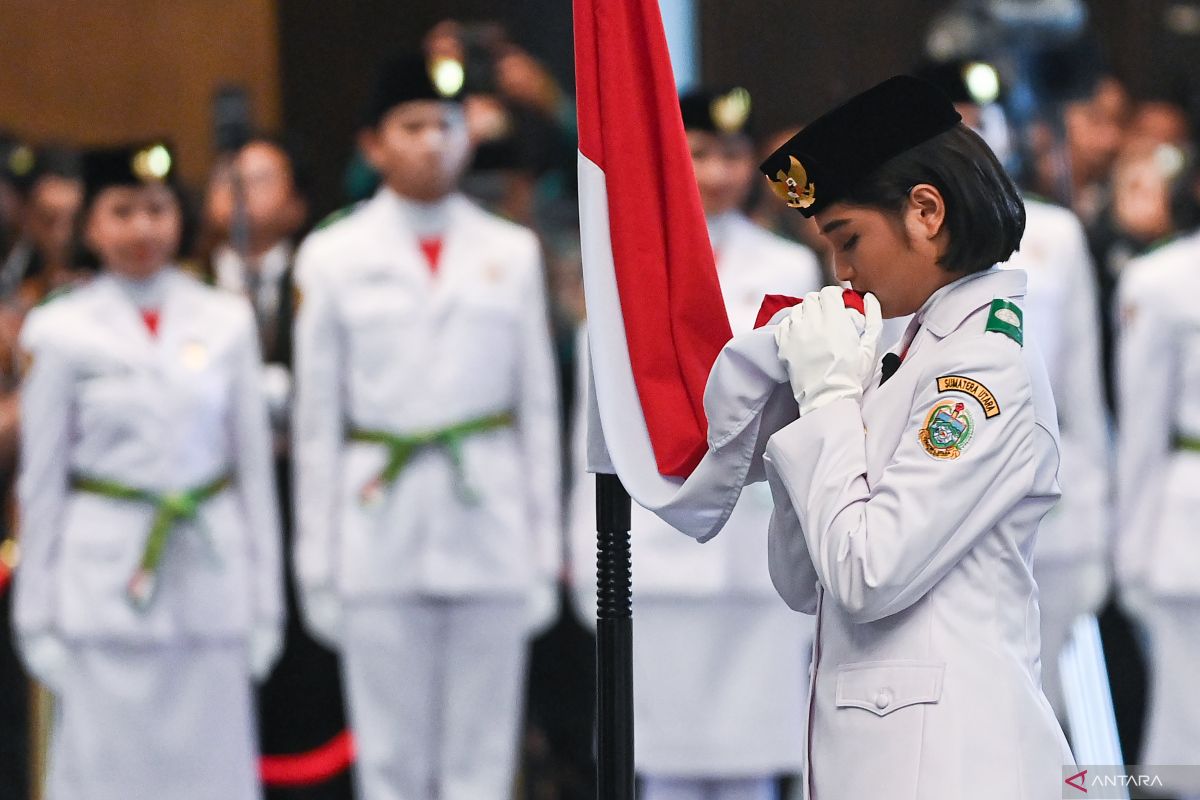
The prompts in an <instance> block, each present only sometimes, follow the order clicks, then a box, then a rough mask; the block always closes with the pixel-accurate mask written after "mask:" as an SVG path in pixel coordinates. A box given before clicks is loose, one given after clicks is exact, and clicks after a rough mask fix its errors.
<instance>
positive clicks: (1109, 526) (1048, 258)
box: [1004, 199, 1115, 563]
mask: <svg viewBox="0 0 1200 800" xmlns="http://www.w3.org/2000/svg"><path fill="white" fill-rule="evenodd" d="M1025 212H1026V215H1027V221H1026V224H1025V236H1024V238H1023V239H1022V240H1021V249H1020V250H1019V251H1017V252H1016V253H1014V254H1013V257H1012V258H1010V259H1009V260H1008V261H1007V262H1006V263H1005V264H1004V266H1005V267H1009V268H1016V269H1022V270H1024V271H1025V273H1026V274H1027V275H1028V276H1029V291H1028V293H1027V294H1026V296H1025V302H1024V303H1023V304H1022V305H1023V308H1024V310H1025V331H1026V333H1027V335H1028V336H1029V338H1030V340H1031V341H1034V342H1036V343H1037V347H1038V350H1040V351H1041V353H1042V357H1043V358H1044V359H1045V361H1046V372H1047V373H1048V374H1049V375H1050V386H1051V388H1052V389H1053V391H1054V400H1055V405H1056V407H1057V409H1058V424H1059V435H1060V436H1061V446H1062V470H1061V478H1062V490H1063V497H1062V502H1060V503H1059V504H1058V505H1056V506H1055V507H1054V508H1053V509H1052V510H1051V511H1050V513H1048V514H1047V515H1046V519H1045V520H1043V522H1042V526H1041V528H1040V530H1039V532H1038V538H1037V549H1036V551H1035V553H1034V557H1035V558H1036V559H1037V561H1038V562H1039V563H1040V562H1050V561H1053V562H1058V563H1063V562H1074V563H1078V562H1081V561H1083V560H1085V559H1086V560H1088V561H1102V560H1105V561H1106V560H1107V557H1108V548H1109V544H1110V535H1111V531H1112V530H1113V520H1112V514H1113V512H1114V510H1115V509H1114V508H1113V504H1112V500H1111V497H1110V490H1111V487H1112V480H1111V477H1110V475H1111V473H1110V470H1111V468H1112V458H1111V451H1112V443H1111V436H1110V430H1109V421H1108V412H1107V410H1106V409H1105V407H1104V382H1103V378H1102V376H1101V361H1100V310H1099V299H1098V295H1097V290H1096V276H1095V272H1094V270H1093V268H1092V264H1091V255H1090V254H1089V252H1088V246H1087V239H1086V237H1085V234H1084V231H1083V225H1082V224H1081V223H1080V222H1079V219H1078V218H1077V217H1076V216H1075V215H1074V214H1073V213H1072V212H1071V211H1069V210H1067V209H1065V208H1061V207H1059V206H1054V205H1050V204H1048V203H1042V202H1039V201H1037V200H1030V199H1026V200H1025Z"/></svg>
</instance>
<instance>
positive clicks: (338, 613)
mask: <svg viewBox="0 0 1200 800" xmlns="http://www.w3.org/2000/svg"><path fill="white" fill-rule="evenodd" d="M300 613H301V615H302V616H303V618H304V627H305V629H306V630H307V631H308V635H309V636H311V637H312V638H313V639H315V640H316V641H318V642H320V643H321V644H323V645H325V646H326V647H328V648H329V649H330V650H337V649H338V643H339V641H340V640H341V631H342V599H341V598H340V597H338V594H337V592H336V591H334V589H333V588H332V587H329V586H319V587H312V588H308V589H303V590H302V591H301V592H300Z"/></svg>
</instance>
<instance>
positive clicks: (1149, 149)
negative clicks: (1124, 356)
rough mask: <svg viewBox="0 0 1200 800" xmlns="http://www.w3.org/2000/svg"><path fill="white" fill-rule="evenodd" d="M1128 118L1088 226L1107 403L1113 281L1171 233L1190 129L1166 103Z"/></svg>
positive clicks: (1111, 360)
mask: <svg viewBox="0 0 1200 800" xmlns="http://www.w3.org/2000/svg"><path fill="white" fill-rule="evenodd" d="M1134 120H1135V122H1134V124H1133V125H1131V127H1130V129H1129V132H1128V135H1127V136H1126V138H1125V141H1124V143H1123V144H1122V146H1121V149H1120V152H1119V154H1118V156H1117V158H1116V161H1115V162H1114V163H1113V167H1112V171H1111V175H1110V176H1109V186H1110V188H1109V190H1108V198H1107V200H1106V203H1105V205H1104V207H1103V208H1102V209H1101V210H1100V213H1099V215H1098V216H1097V217H1096V219H1095V220H1094V221H1093V223H1092V225H1091V226H1090V227H1089V228H1088V240H1089V246H1090V247H1091V250H1092V256H1093V258H1094V259H1095V262H1096V276H1097V285H1098V287H1099V291H1100V302H1101V307H1102V308H1104V309H1105V311H1106V313H1105V314H1104V315H1103V317H1102V318H1101V332H1102V335H1103V350H1102V353H1103V358H1104V365H1105V377H1106V381H1105V389H1106V397H1107V399H1108V401H1109V404H1110V407H1113V408H1115V389H1114V384H1115V378H1114V344H1113V342H1114V339H1115V326H1116V318H1117V314H1116V305H1117V303H1116V287H1117V281H1118V280H1119V278H1120V275H1121V272H1122V271H1123V270H1124V268H1125V266H1126V264H1128V263H1129V261H1130V260H1131V259H1133V258H1136V257H1137V256H1140V255H1142V254H1144V253H1147V252H1149V251H1150V250H1151V249H1153V248H1154V247H1156V246H1158V245H1160V244H1162V243H1164V242H1165V241H1167V240H1169V239H1170V238H1171V237H1172V236H1173V235H1174V233H1175V230H1176V228H1175V221H1174V220H1173V218H1172V212H1171V185H1172V181H1173V180H1174V178H1175V177H1176V176H1177V175H1178V174H1179V172H1180V170H1181V169H1182V165H1183V161H1184V155H1185V152H1186V150H1187V148H1188V142H1187V139H1188V135H1189V133H1190V132H1189V131H1188V129H1187V128H1186V127H1181V123H1182V122H1183V120H1182V119H1180V117H1179V112H1178V109H1177V108H1176V109H1174V110H1172V108H1171V106H1170V105H1169V104H1166V103H1160V102H1155V103H1149V104H1145V105H1143V106H1141V107H1139V111H1138V113H1136V114H1135V115H1134Z"/></svg>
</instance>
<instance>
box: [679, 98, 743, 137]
mask: <svg viewBox="0 0 1200 800" xmlns="http://www.w3.org/2000/svg"><path fill="white" fill-rule="evenodd" d="M751 110H752V109H751V103H750V92H748V91H746V90H745V89H743V88H741V87H740V86H738V87H734V88H731V89H724V90H717V89H710V88H705V87H699V88H696V89H692V90H691V91H688V92H685V93H684V94H683V95H682V96H680V98H679V112H680V114H681V115H682V116H683V127H684V128H685V129H687V130H689V131H705V132H707V133H716V134H722V135H738V134H741V135H744V136H749V135H750V130H751V128H750V123H751V121H752V120H751V113H750V112H751Z"/></svg>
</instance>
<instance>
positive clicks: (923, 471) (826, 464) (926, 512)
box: [767, 334, 1057, 622]
mask: <svg viewBox="0 0 1200 800" xmlns="http://www.w3.org/2000/svg"><path fill="white" fill-rule="evenodd" d="M993 335H994V334H993ZM1014 346H1015V345H1014ZM972 348H974V349H972ZM988 350H989V348H985V347H981V343H980V340H979V339H974V340H969V341H966V342H964V343H963V344H962V345H960V346H958V347H957V348H955V347H951V348H948V350H947V352H946V353H944V354H943V355H942V357H941V359H940V361H942V362H943V363H939V364H936V365H935V366H938V367H943V368H944V369H942V370H941V371H936V370H934V371H930V372H928V373H926V374H927V375H930V377H928V378H927V379H923V383H924V385H923V386H922V387H921V388H920V389H919V390H918V392H917V395H916V400H915V405H914V406H913V408H912V409H910V410H909V411H908V423H907V425H906V426H905V431H904V433H903V434H902V439H901V442H900V445H899V446H898V447H897V449H896V453H895V455H894V456H893V458H892V461H891V463H890V464H889V465H888V466H887V467H886V468H885V469H884V471H883V473H882V475H881V476H880V478H879V480H878V481H877V482H876V483H875V485H873V486H871V485H868V483H867V476H866V473H867V461H866V444H867V442H866V436H867V434H866V431H865V430H864V425H863V419H862V409H861V407H860V406H859V404H858V403H857V402H855V401H854V400H839V401H837V402H834V403H830V404H829V405H827V406H824V407H822V408H819V409H817V410H816V411H813V412H812V413H810V414H807V415H805V416H803V417H801V418H800V419H798V420H796V422H794V423H792V424H791V425H789V426H787V427H786V428H784V429H782V430H781V431H779V432H778V433H776V434H775V435H774V436H772V437H771V440H770V442H769V444H768V445H767V454H768V456H769V459H770V461H769V463H768V466H767V469H768V472H769V473H774V477H773V478H772V481H773V482H775V483H776V484H777V485H778V486H779V487H781V488H782V489H783V494H785V495H786V498H785V497H779V498H778V500H777V503H779V502H784V501H785V500H790V504H791V507H792V509H793V510H794V511H795V514H796V518H797V520H798V522H799V526H800V528H801V529H802V530H803V533H804V538H805V541H806V543H807V546H808V551H809V553H810V554H811V556H812V566H813V568H814V569H815V571H816V574H817V575H818V576H819V579H820V581H821V584H822V585H823V586H824V587H825V590H826V591H827V593H828V594H830V595H831V596H832V598H833V599H834V601H835V602H837V603H838V604H839V605H840V606H842V607H843V608H844V609H845V611H846V613H847V614H848V615H849V616H850V618H851V619H853V620H854V621H856V622H871V621H874V620H878V619H881V618H883V617H887V616H890V615H892V614H895V613H897V612H900V611H903V610H904V609H905V608H907V607H908V606H910V605H912V604H913V603H915V602H916V601H917V600H919V599H921V597H923V596H924V595H925V593H926V592H928V591H929V589H930V588H932V587H933V586H934V585H935V584H936V583H937V582H938V581H939V580H940V579H941V578H942V577H943V576H944V575H945V574H946V573H947V572H949V571H950V570H951V569H952V568H953V567H954V566H955V565H956V564H957V563H958V562H959V560H960V559H961V558H962V557H963V555H964V554H965V553H967V552H968V551H969V550H970V549H971V548H972V547H974V546H975V544H976V543H977V542H978V541H979V539H980V538H981V537H983V536H984V535H986V534H987V533H988V532H989V531H991V530H992V529H993V528H994V527H995V525H996V524H997V522H999V520H1000V519H1001V518H1003V517H1004V515H1006V514H1007V513H1009V512H1010V511H1011V510H1012V509H1013V508H1014V507H1015V506H1016V504H1017V503H1018V502H1020V501H1021V500H1022V499H1023V498H1025V497H1027V496H1029V495H1030V493H1031V491H1032V489H1033V487H1034V485H1035V477H1036V475H1037V467H1038V463H1037V461H1038V459H1037V455H1038V453H1039V452H1040V448H1042V447H1045V446H1047V443H1046V442H1045V441H1043V440H1039V437H1049V441H1050V446H1053V445H1052V443H1053V437H1052V436H1051V435H1050V434H1049V433H1047V432H1046V431H1045V430H1043V429H1042V428H1040V427H1038V426H1037V425H1036V424H1035V422H1034V416H1033V405H1032V396H1031V392H1030V388H1029V385H1028V379H1027V377H1025V376H1024V375H1023V369H1024V365H1023V364H1022V363H1021V362H1020V360H1019V359H996V358H993V360H992V362H991V363H989V361H988ZM935 372H936V374H934V373H935ZM946 374H957V375H965V376H967V377H969V378H972V379H974V380H976V381H978V382H979V383H981V384H983V385H984V386H986V387H988V388H989V389H990V390H991V391H992V392H993V393H994V394H995V396H996V398H997V400H998V401H999V404H1000V409H1001V410H1000V414H998V415H996V416H993V417H992V418H991V419H988V418H986V417H985V416H984V413H983V411H982V410H981V409H980V408H979V406H978V405H977V401H976V400H975V399H974V398H973V397H971V396H970V395H965V394H959V393H957V392H939V391H938V389H937V384H936V375H946ZM946 400H949V401H951V402H958V401H961V402H962V403H963V404H964V406H965V405H966V404H976V405H975V406H974V407H971V408H968V411H969V413H971V415H972V418H973V424H974V431H973V433H972V434H971V439H970V442H969V443H968V444H967V446H966V447H964V448H963V449H962V450H961V454H960V455H959V456H958V457H957V458H938V457H935V456H934V455H931V454H929V453H928V452H926V449H925V446H924V445H923V444H922V442H921V440H920V439H919V433H920V432H921V431H922V430H923V429H924V428H925V427H926V421H927V419H928V417H929V414H930V412H931V411H932V410H933V409H934V407H935V406H936V405H938V404H939V403H941V402H943V401H946ZM897 413H904V412H903V411H902V410H900V409H897ZM1054 467H1055V469H1057V464H1055V465H1054ZM777 533H778V532H777ZM776 538H777V539H778V536H777V537H776Z"/></svg>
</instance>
